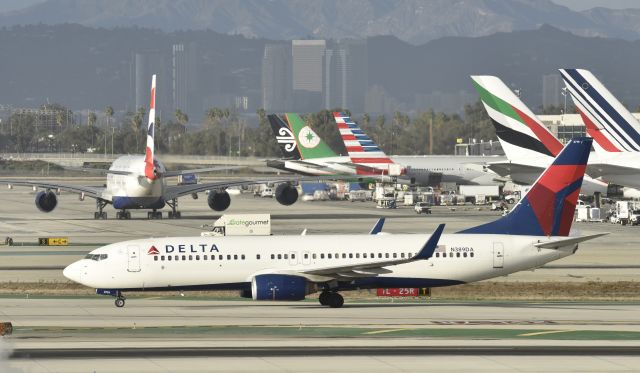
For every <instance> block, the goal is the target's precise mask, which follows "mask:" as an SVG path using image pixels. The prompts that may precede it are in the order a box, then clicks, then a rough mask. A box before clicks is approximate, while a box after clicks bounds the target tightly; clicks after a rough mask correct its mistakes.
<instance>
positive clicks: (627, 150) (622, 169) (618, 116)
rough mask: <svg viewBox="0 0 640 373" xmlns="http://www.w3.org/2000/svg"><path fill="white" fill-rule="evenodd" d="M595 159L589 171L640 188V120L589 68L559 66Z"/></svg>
mask: <svg viewBox="0 0 640 373" xmlns="http://www.w3.org/2000/svg"><path fill="white" fill-rule="evenodd" d="M560 74H561V75H562V78H563V79H564V82H565V84H566V87H567V90H568V91H569V93H570V94H571V98H572V99H573V102H574V103H575V104H576V108H577V110H578V113H579V114H580V117H581V118H582V121H583V122H584V124H585V127H586V131H587V134H588V135H589V136H591V137H593V139H594V148H595V150H596V155H597V159H596V160H592V161H591V162H589V168H588V172H589V174H590V175H592V176H594V177H602V178H603V179H605V180H608V181H610V182H612V183H615V184H618V185H623V186H626V187H631V188H640V166H639V165H640V122H638V120H637V119H636V118H635V117H634V116H633V114H631V113H630V112H629V110H627V108H625V107H624V105H623V104H622V103H621V102H620V101H618V99H616V98H615V96H614V95H613V94H612V93H611V92H609V90H608V89H607V88H606V87H605V86H604V85H603V84H602V83H601V82H600V81H599V80H598V78H596V77H595V76H594V75H593V74H592V73H591V72H590V71H588V70H583V69H560Z"/></svg>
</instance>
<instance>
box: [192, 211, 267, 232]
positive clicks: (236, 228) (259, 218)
mask: <svg viewBox="0 0 640 373" xmlns="http://www.w3.org/2000/svg"><path fill="white" fill-rule="evenodd" d="M210 228H211V230H210V231H206V232H202V233H200V235H201V236H270V235H271V214H227V215H222V216H221V217H220V218H219V219H218V220H216V222H215V223H213V226H210Z"/></svg>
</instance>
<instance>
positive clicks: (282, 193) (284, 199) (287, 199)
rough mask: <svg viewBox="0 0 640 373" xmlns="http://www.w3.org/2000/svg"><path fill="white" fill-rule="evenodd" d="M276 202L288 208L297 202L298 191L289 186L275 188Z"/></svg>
mask: <svg viewBox="0 0 640 373" xmlns="http://www.w3.org/2000/svg"><path fill="white" fill-rule="evenodd" d="M275 194H276V201H278V202H279V203H280V204H281V205H285V206H290V205H293V204H294V203H296V201H297V200H298V189H296V187H294V186H293V185H291V184H280V185H278V187H277V188H276V193H275Z"/></svg>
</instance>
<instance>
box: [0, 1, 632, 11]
mask: <svg viewBox="0 0 640 373" xmlns="http://www.w3.org/2000/svg"><path fill="white" fill-rule="evenodd" d="M44 1H46V0H0V12H6V11H11V10H17V9H21V8H26V7H28V6H30V5H33V4H37V3H41V2H44ZM552 1H553V2H554V3H556V4H560V5H564V6H566V7H568V8H571V9H573V10H585V9H590V8H594V7H597V6H601V7H605V8H611V9H626V8H640V1H638V0H552Z"/></svg>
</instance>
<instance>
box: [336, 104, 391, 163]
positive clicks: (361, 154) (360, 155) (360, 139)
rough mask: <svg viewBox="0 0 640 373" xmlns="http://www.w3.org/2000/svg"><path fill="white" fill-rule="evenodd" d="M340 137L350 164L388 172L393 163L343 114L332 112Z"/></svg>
mask: <svg viewBox="0 0 640 373" xmlns="http://www.w3.org/2000/svg"><path fill="white" fill-rule="evenodd" d="M333 117H334V118H335V120H336V124H337V125H338V130H339V131H340V136H341V137H342V141H343V142H344V146H345V148H346V149H347V153H349V157H350V158H351V162H353V163H357V164H361V165H364V166H369V167H373V168H377V169H381V170H383V171H384V170H388V169H389V165H390V164H393V163H394V162H393V161H392V160H391V158H389V157H388V156H387V155H386V154H385V152H384V151H383V150H382V149H380V147H379V146H378V145H377V144H376V143H374V142H373V140H371V138H369V136H367V134H365V133H364V131H362V130H361V129H360V127H359V126H358V125H357V124H356V123H355V122H354V121H353V120H351V118H350V117H349V116H348V115H347V114H345V113H339V112H334V113H333Z"/></svg>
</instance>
